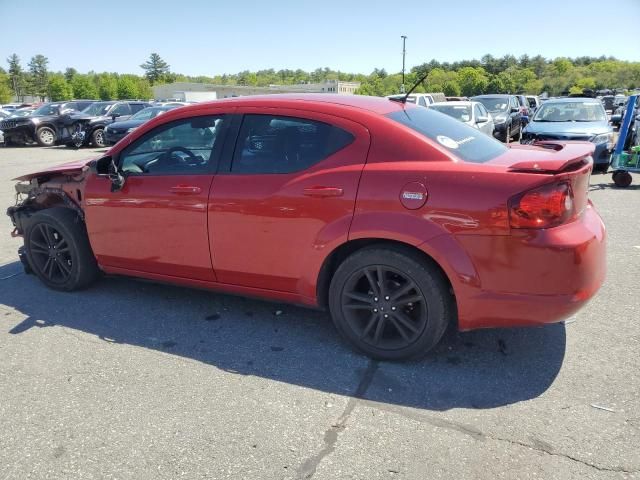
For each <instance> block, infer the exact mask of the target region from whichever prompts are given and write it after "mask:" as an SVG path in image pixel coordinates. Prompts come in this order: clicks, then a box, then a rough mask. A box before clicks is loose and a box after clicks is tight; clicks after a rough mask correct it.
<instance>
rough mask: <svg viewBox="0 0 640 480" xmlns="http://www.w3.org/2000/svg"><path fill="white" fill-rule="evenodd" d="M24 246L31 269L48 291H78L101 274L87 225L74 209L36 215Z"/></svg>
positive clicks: (55, 208) (32, 218)
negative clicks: (88, 235) (90, 242)
mask: <svg viewBox="0 0 640 480" xmlns="http://www.w3.org/2000/svg"><path fill="white" fill-rule="evenodd" d="M24 244H25V250H26V254H27V259H28V262H29V265H30V266H31V269H32V270H33V272H34V273H35V274H36V275H37V276H38V278H39V279H40V280H41V281H42V283H44V284H45V285H46V286H47V287H49V288H52V289H55V290H63V291H72V290H79V289H82V288H85V287H87V286H89V285H90V284H91V283H92V282H93V281H94V280H95V279H96V278H97V276H98V274H99V269H98V265H97V263H96V260H95V257H94V256H93V252H92V251H91V246H90V245H89V239H88V237H87V232H86V229H85V227H84V223H83V222H82V221H81V220H80V218H79V217H78V215H77V214H76V212H74V211H73V210H71V209H68V208H64V207H54V208H49V209H45V210H40V211H39V212H36V213H35V214H33V215H32V216H31V217H30V218H29V222H28V225H27V228H26V232H25V237H24Z"/></svg>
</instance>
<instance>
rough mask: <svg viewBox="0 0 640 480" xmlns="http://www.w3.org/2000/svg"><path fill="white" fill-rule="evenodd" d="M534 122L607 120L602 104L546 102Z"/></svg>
mask: <svg viewBox="0 0 640 480" xmlns="http://www.w3.org/2000/svg"><path fill="white" fill-rule="evenodd" d="M533 121H534V122H606V121H607V116H606V114H605V112H604V108H603V107H602V104H601V103H600V102H598V101H590V102H585V101H581V102H546V103H544V104H543V105H542V106H541V107H540V110H538V113H536V115H535V117H533Z"/></svg>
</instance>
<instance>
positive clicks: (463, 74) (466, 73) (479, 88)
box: [458, 67, 489, 97]
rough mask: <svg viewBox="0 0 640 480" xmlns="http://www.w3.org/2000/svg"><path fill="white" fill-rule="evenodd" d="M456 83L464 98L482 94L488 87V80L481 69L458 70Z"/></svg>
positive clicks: (466, 68)
mask: <svg viewBox="0 0 640 480" xmlns="http://www.w3.org/2000/svg"><path fill="white" fill-rule="evenodd" d="M458 83H459V84H460V90H461V92H462V95H464V96H465V97H471V96H473V95H479V94H481V93H484V91H485V90H486V88H487V86H488V85H489V78H488V77H487V74H486V72H485V70H484V68H482V67H475V68H474V67H463V68H461V69H460V70H458Z"/></svg>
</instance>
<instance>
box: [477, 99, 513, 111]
mask: <svg viewBox="0 0 640 480" xmlns="http://www.w3.org/2000/svg"><path fill="white" fill-rule="evenodd" d="M472 100H475V101H476V102H480V103H481V104H483V105H484V106H485V108H486V109H487V110H489V111H490V112H506V111H507V108H508V107H509V97H476V98H473V99H472Z"/></svg>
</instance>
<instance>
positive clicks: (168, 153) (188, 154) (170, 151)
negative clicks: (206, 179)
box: [163, 147, 200, 163]
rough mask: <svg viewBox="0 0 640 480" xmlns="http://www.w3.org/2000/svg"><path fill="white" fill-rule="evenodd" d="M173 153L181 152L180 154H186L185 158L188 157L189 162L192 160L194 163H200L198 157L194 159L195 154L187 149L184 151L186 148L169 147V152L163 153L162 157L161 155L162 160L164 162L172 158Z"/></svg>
mask: <svg viewBox="0 0 640 480" xmlns="http://www.w3.org/2000/svg"><path fill="white" fill-rule="evenodd" d="M175 152H182V153H186V154H187V156H188V157H189V158H190V159H191V160H193V161H194V162H199V161H200V159H199V158H198V157H196V156H195V154H194V153H193V152H192V151H191V150H188V149H186V148H184V147H171V148H170V149H169V150H167V151H166V152H165V153H164V155H163V157H164V159H165V160H169V159H170V158H172V156H173V154H174V153H175ZM167 163H169V162H167Z"/></svg>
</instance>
